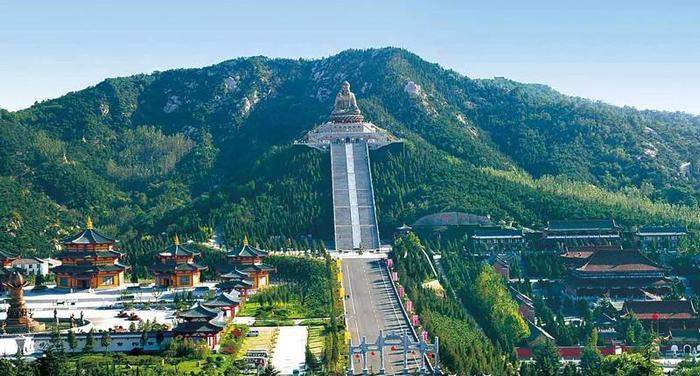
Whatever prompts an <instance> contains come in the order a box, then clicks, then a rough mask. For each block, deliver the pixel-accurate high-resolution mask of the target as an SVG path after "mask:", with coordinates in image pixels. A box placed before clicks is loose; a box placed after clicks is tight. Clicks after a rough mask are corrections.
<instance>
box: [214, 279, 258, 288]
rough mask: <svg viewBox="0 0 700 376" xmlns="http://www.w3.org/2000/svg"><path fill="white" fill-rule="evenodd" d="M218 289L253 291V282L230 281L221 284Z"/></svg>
mask: <svg viewBox="0 0 700 376" xmlns="http://www.w3.org/2000/svg"><path fill="white" fill-rule="evenodd" d="M216 287H217V288H220V289H222V290H235V289H251V288H253V282H251V281H250V280H247V279H238V280H229V281H223V282H219V283H218V284H217V285H216Z"/></svg>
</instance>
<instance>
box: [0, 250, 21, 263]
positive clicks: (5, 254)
mask: <svg viewBox="0 0 700 376" xmlns="http://www.w3.org/2000/svg"><path fill="white" fill-rule="evenodd" d="M18 257H19V256H17V255H15V254H12V253H10V252H5V251H3V250H0V261H1V260H8V259H10V260H14V259H16V258H18Z"/></svg>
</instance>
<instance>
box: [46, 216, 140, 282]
mask: <svg viewBox="0 0 700 376" xmlns="http://www.w3.org/2000/svg"><path fill="white" fill-rule="evenodd" d="M117 242H118V240H116V239H113V238H110V237H108V236H105V235H102V234H100V233H99V232H97V231H95V229H94V228H93V225H92V220H91V219H90V218H88V220H87V223H86V226H85V229H84V230H82V231H80V232H79V233H77V234H75V235H72V236H69V237H67V238H65V239H63V240H61V243H62V244H63V251H62V252H61V253H59V254H57V255H56V258H57V259H58V260H60V261H61V265H60V266H57V267H55V268H54V269H53V272H54V273H55V274H56V287H61V288H71V289H100V288H117V287H121V286H122V285H123V284H124V273H125V272H126V271H127V270H128V269H129V267H128V266H126V265H122V264H120V263H119V259H120V258H121V257H122V256H123V254H122V253H120V252H117V251H115V250H114V245H115V244H116V243H117Z"/></svg>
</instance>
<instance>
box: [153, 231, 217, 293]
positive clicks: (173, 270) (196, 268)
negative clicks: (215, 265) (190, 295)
mask: <svg viewBox="0 0 700 376" xmlns="http://www.w3.org/2000/svg"><path fill="white" fill-rule="evenodd" d="M199 255H200V253H199V252H194V251H190V250H189V249H187V248H185V247H184V246H182V245H180V239H179V238H178V236H177V235H175V239H174V242H173V244H172V245H170V246H169V247H167V248H165V249H164V250H163V251H162V252H160V253H158V255H157V256H156V261H155V263H154V264H153V265H152V266H151V267H150V268H149V269H150V270H151V272H152V273H153V274H154V275H155V277H156V286H158V287H163V288H170V287H172V288H183V287H196V286H199V285H200V284H201V281H202V278H201V277H202V271H204V270H207V267H206V266H202V265H199V264H197V263H195V262H194V259H195V257H198V256H199Z"/></svg>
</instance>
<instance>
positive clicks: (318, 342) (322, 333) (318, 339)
mask: <svg viewBox="0 0 700 376" xmlns="http://www.w3.org/2000/svg"><path fill="white" fill-rule="evenodd" d="M325 337H326V327H325V326H310V327H309V336H308V339H307V343H308V345H309V349H310V350H311V353H312V354H314V356H316V357H317V358H320V357H321V355H323V343H324V340H325Z"/></svg>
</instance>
